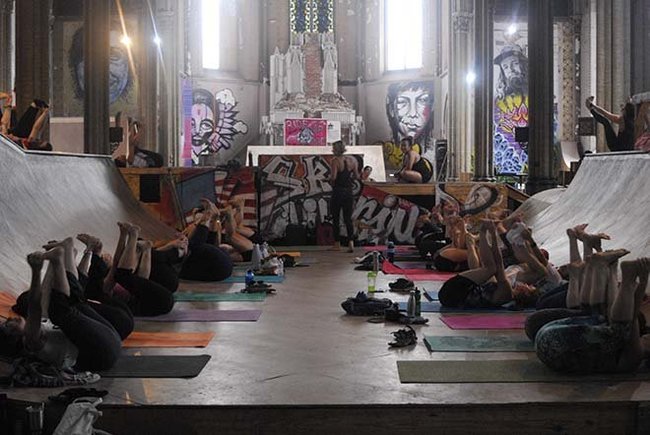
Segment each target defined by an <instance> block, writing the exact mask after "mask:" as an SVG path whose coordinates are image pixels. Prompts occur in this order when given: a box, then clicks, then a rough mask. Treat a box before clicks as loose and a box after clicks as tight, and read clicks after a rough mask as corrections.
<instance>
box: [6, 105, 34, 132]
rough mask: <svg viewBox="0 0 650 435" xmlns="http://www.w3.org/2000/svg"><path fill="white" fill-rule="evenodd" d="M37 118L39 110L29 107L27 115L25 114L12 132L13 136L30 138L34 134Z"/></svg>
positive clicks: (26, 111)
mask: <svg viewBox="0 0 650 435" xmlns="http://www.w3.org/2000/svg"><path fill="white" fill-rule="evenodd" d="M37 116H38V108H36V107H32V106H29V107H28V108H27V110H25V113H23V116H21V117H20V120H19V121H18V123H17V124H16V126H15V127H14V128H13V129H12V130H11V134H13V135H14V136H18V137H21V138H23V139H25V138H28V137H29V135H30V134H31V133H32V128H34V124H35V123H36V117H37Z"/></svg>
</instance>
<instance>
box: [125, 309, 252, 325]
mask: <svg viewBox="0 0 650 435" xmlns="http://www.w3.org/2000/svg"><path fill="white" fill-rule="evenodd" d="M261 314H262V310H196V309H195V310H173V311H172V312H170V313H167V314H163V315H162V316H156V317H138V318H137V319H138V320H142V321H145V322H255V321H257V319H259V318H260V315H261Z"/></svg>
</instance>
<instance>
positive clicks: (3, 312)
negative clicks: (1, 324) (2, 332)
mask: <svg viewBox="0 0 650 435" xmlns="http://www.w3.org/2000/svg"><path fill="white" fill-rule="evenodd" d="M15 304H16V298H15V297H14V296H13V295H10V294H9V293H5V292H0V317H3V318H5V319H8V318H10V317H18V314H16V313H14V312H13V311H12V310H11V307H13V306H14V305H15Z"/></svg>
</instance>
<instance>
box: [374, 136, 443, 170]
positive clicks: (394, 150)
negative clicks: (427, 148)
mask: <svg viewBox="0 0 650 435" xmlns="http://www.w3.org/2000/svg"><path fill="white" fill-rule="evenodd" d="M377 145H381V146H382V147H383V150H384V161H385V165H386V168H392V169H396V168H401V167H402V161H403V160H404V153H403V152H402V150H401V149H400V147H399V143H393V142H379V143H378V144H377ZM413 150H414V151H415V152H417V153H420V154H422V149H421V148H420V145H418V144H415V145H413ZM431 161H433V159H431Z"/></svg>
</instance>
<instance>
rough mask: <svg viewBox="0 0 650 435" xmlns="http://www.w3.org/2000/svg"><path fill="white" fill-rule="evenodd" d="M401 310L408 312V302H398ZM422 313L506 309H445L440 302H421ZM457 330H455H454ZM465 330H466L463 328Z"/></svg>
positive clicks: (495, 311) (487, 311) (493, 311)
mask: <svg viewBox="0 0 650 435" xmlns="http://www.w3.org/2000/svg"><path fill="white" fill-rule="evenodd" d="M398 305H399V309H400V310H403V311H406V308H407V302H398ZM420 311H421V312H423V313H459V314H460V313H503V312H504V311H505V312H508V311H507V310H506V309H505V308H450V307H443V306H442V305H441V304H440V302H438V301H435V300H434V301H431V302H427V301H424V300H423V301H421V302H420ZM452 329H455V328H452ZM463 329H465V328H463Z"/></svg>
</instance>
